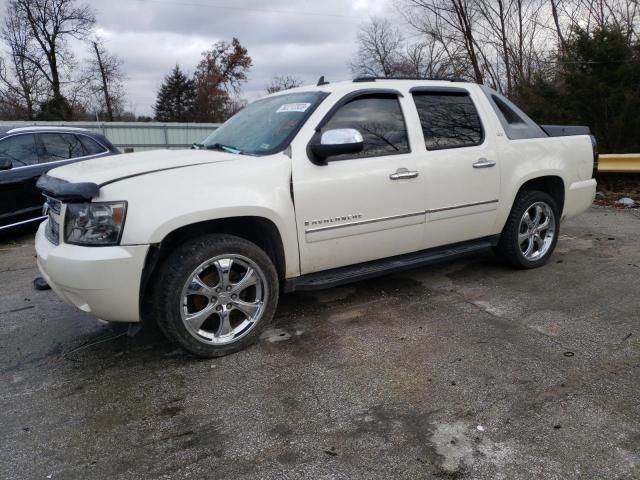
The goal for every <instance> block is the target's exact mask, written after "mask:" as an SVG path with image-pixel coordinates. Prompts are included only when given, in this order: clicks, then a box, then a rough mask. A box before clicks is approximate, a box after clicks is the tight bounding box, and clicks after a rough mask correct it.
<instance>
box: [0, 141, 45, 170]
mask: <svg viewBox="0 0 640 480" xmlns="http://www.w3.org/2000/svg"><path fill="white" fill-rule="evenodd" d="M0 155H2V156H4V157H8V158H10V159H11V162H12V163H13V167H14V168H15V167H24V166H27V165H33V164H34V163H37V161H38V149H37V148H36V139H35V137H34V136H33V135H16V136H13V137H8V138H5V139H4V140H0Z"/></svg>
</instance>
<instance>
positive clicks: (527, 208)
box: [495, 190, 560, 269]
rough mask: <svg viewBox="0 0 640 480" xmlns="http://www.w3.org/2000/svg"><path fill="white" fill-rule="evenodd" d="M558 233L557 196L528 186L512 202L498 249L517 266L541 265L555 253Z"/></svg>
mask: <svg viewBox="0 0 640 480" xmlns="http://www.w3.org/2000/svg"><path fill="white" fill-rule="evenodd" d="M559 234H560V221H559V211H558V206H557V205H556V202H555V200H554V199H553V198H552V197H551V196H550V195H549V194H547V193H545V192H541V191H538V190H525V191H523V192H520V193H519V194H518V196H517V197H516V199H515V201H514V203H513V207H512V209H511V213H510V214H509V218H508V219H507V223H506V224H505V226H504V228H503V230H502V234H501V236H500V242H499V243H498V246H497V247H496V248H495V253H496V255H497V256H498V257H499V258H501V259H502V260H504V261H505V262H506V263H508V264H509V265H511V266H513V267H516V268H522V269H528V268H537V267H541V266H542V265H544V264H545V263H547V261H548V260H549V257H550V256H551V254H552V253H553V251H554V249H555V247H556V243H557V242H558V236H559Z"/></svg>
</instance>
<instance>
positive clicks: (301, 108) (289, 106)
mask: <svg viewBox="0 0 640 480" xmlns="http://www.w3.org/2000/svg"><path fill="white" fill-rule="evenodd" d="M310 106H311V104H310V103H285V104H284V105H282V106H281V107H280V108H279V109H278V110H276V113H287V112H306V111H307V108H309V107H310Z"/></svg>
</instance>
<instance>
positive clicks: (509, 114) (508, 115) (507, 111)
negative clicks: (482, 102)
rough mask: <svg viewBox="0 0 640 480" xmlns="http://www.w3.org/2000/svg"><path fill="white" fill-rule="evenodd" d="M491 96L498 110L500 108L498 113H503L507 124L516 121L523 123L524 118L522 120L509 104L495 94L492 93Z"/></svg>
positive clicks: (513, 123) (515, 122)
mask: <svg viewBox="0 0 640 480" xmlns="http://www.w3.org/2000/svg"><path fill="white" fill-rule="evenodd" d="M491 98H492V99H493V101H494V103H495V104H496V106H497V107H498V110H500V113H502V115H504V119H505V120H506V121H507V123H508V124H509V125H516V124H518V123H522V124H524V120H522V119H521V118H520V117H519V116H518V114H517V113H516V112H514V111H513V109H512V108H511V107H510V106H509V105H507V104H506V103H504V102H503V101H502V100H500V99H499V98H498V97H496V96H495V95H492V96H491Z"/></svg>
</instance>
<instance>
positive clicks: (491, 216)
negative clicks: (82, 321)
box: [36, 78, 597, 357]
mask: <svg viewBox="0 0 640 480" xmlns="http://www.w3.org/2000/svg"><path fill="white" fill-rule="evenodd" d="M596 161H597V152H596V148H595V142H594V141H593V139H592V137H591V136H590V135H589V130H588V128H584V127H544V126H542V127H541V126H539V125H537V124H536V123H535V122H533V121H532V120H531V119H530V118H529V117H527V115H526V114H524V113H523V112H522V111H521V110H520V109H518V108H517V107H516V106H515V105H513V104H512V103H511V102H509V100H507V99H506V98H504V97H502V96H501V95H499V94H498V93H497V92H495V91H493V90H491V89H489V88H487V87H485V86H482V85H475V84H472V83H465V82H458V81H446V80H443V81H433V80H410V79H405V80H398V79H395V80H394V79H375V78H364V79H357V80H355V81H349V82H341V83H333V84H329V83H327V82H324V81H323V79H321V81H320V82H318V85H316V86H311V87H302V88H296V89H293V90H288V91H284V92H280V93H277V94H273V95H269V96H267V97H265V98H263V99H261V100H258V101H256V102H254V103H251V104H250V105H248V106H247V107H246V108H244V109H243V110H242V111H240V112H239V113H237V114H236V115H235V116H234V117H232V118H231V119H229V120H228V121H227V122H225V123H224V124H223V125H222V126H221V127H220V128H218V129H217V130H216V131H215V132H213V133H212V134H211V135H210V136H209V137H208V138H207V139H206V140H205V141H204V142H203V144H202V145H200V148H199V149H192V150H185V151H152V152H144V153H135V154H128V155H120V156H114V157H108V158H104V159H98V160H93V161H91V162H81V163H75V164H73V165H68V166H64V167H61V168H57V169H55V170H52V171H50V172H49V173H48V174H47V175H46V176H43V177H42V178H41V179H40V181H39V186H40V188H41V190H42V191H43V193H44V194H45V195H46V196H47V198H48V200H47V204H46V206H45V209H46V211H47V214H48V216H49V218H48V220H46V221H45V222H44V223H43V224H42V225H41V226H40V229H39V230H38V233H37V238H36V250H37V254H38V265H39V268H40V271H41V272H42V275H43V276H44V277H45V279H46V280H47V281H48V282H49V284H50V285H51V287H52V288H53V290H54V291H55V292H56V293H57V294H58V295H59V296H60V297H62V298H63V299H64V300H65V301H66V302H68V303H69V304H71V305H74V306H75V307H77V308H79V309H80V310H83V311H85V312H90V313H92V314H93V315H95V316H97V317H99V318H101V319H104V320H109V321H115V322H141V321H156V322H157V324H158V325H159V327H160V328H161V330H162V331H163V332H164V333H165V334H166V335H167V336H168V337H169V338H170V339H171V340H172V341H174V342H175V343H176V344H178V345H180V346H181V347H183V348H184V349H185V350H187V351H189V352H191V353H193V354H195V355H199V356H209V357H214V356H220V355H224V354H226V353H230V352H234V351H237V350H239V349H242V348H244V347H246V346H247V345H249V344H251V343H252V342H254V341H256V339H258V338H259V335H260V332H261V331H262V330H263V329H264V328H265V326H266V325H267V324H268V323H269V322H270V321H271V319H272V317H273V315H274V312H275V310H276V306H277V302H278V296H279V295H280V293H281V292H282V291H284V292H287V291H293V290H306V289H316V288H324V287H328V286H334V285H339V284H343V283H347V282H352V281H356V280H360V279H363V278H368V277H371V276H375V275H381V274H385V273H388V272H393V271H397V270H401V269H407V268H415V267H417V266H422V265H427V264H431V263H434V262H437V261H441V260H446V259H451V258H454V257H459V256H462V255H467V254H469V253H471V252H474V251H477V250H478V249H486V248H490V247H493V248H494V251H495V252H496V253H497V255H498V256H499V257H501V258H502V259H504V260H505V261H506V262H507V263H509V264H511V265H513V266H516V267H520V268H533V267H538V266H541V265H543V264H544V263H545V262H546V261H547V260H548V258H549V256H550V255H551V253H552V252H553V249H554V247H555V245H556V242H557V240H558V235H559V227H560V222H561V220H562V219H564V218H567V217H571V216H573V215H576V214H578V213H580V212H582V211H584V210H585V209H587V208H588V207H589V205H590V204H591V202H592V200H593V197H594V194H595V187H596V182H595V180H594V179H593V178H592V176H593V170H594V165H595V162H596Z"/></svg>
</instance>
